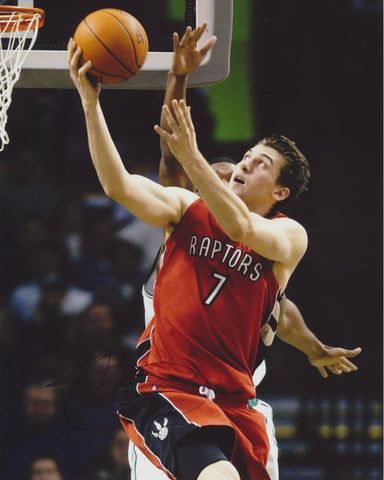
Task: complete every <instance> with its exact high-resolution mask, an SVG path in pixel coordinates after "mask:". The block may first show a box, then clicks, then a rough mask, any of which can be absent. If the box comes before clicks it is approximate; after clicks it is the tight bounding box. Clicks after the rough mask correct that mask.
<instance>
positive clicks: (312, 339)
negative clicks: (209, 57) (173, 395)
mask: <svg viewBox="0 0 384 480" xmlns="http://www.w3.org/2000/svg"><path fill="white" fill-rule="evenodd" d="M205 27H206V25H202V26H201V27H198V28H197V29H196V30H195V31H192V29H191V28H187V30H186V32H185V33H184V35H183V37H182V39H181V40H180V41H179V37H178V35H177V33H175V34H174V38H173V43H174V56H173V64H172V68H171V69H170V71H169V73H168V81H167V87H166V92H165V98H164V104H166V105H168V106H169V107H170V108H171V100H172V99H175V98H176V99H181V98H184V99H185V97H186V85H187V77H188V75H189V74H190V73H191V72H192V71H193V70H195V69H196V68H197V67H198V66H199V64H200V62H201V60H202V59H203V58H204V56H205V54H206V53H207V52H208V50H207V48H206V47H207V45H204V47H203V48H202V49H198V48H197V42H198V41H199V40H200V36H201V35H202V33H203V32H204V29H205ZM209 42H210V43H209V44H208V46H209V48H211V47H212V46H213V45H214V39H210V41H209ZM161 126H162V127H163V128H165V129H167V130H168V125H167V124H166V122H165V119H164V115H162V116H161ZM160 147H161V153H162V155H161V162H160V175H159V181H160V183H161V184H162V185H168V186H180V187H184V188H187V189H193V186H192V184H191V182H190V181H189V179H188V178H187V177H186V175H185V172H184V170H183V169H182V168H181V166H180V164H179V163H178V162H177V160H176V159H175V158H174V157H173V155H172V154H171V152H170V150H169V147H168V145H167V143H166V142H164V141H162V139H161V140H160ZM210 163H211V166H212V168H213V170H214V171H215V172H216V174H217V175H218V176H219V178H220V179H221V180H222V181H223V182H224V183H226V184H228V183H229V181H230V178H231V176H232V173H233V169H234V164H235V162H234V161H233V160H231V159H230V158H227V157H216V158H215V159H213V160H211V162H210ZM159 257H160V255H159ZM158 268H159V262H158V261H156V262H155V265H154V266H153V269H152V271H151V272H150V274H149V276H148V280H147V282H146V284H145V285H144V286H143V290H142V291H143V302H144V314H145V326H147V325H148V323H149V322H150V321H151V319H152V317H153V316H154V311H153V290H154V284H155V280H156V274H157V271H158ZM281 306H282V308H281V312H280V317H281V318H282V320H279V323H278V324H277V331H276V333H277V335H278V336H279V337H280V338H281V339H284V337H285V338H286V340H287V343H290V344H292V345H293V346H295V344H296V345H297V348H299V349H300V350H303V351H304V352H307V353H308V356H309V358H310V361H312V362H313V361H315V360H316V361H317V362H318V363H317V365H318V368H319V371H320V373H321V375H322V376H323V377H325V376H327V373H326V369H325V366H326V362H327V361H328V362H329V361H331V362H332V363H330V364H329V365H328V368H330V370H331V371H333V372H334V373H338V374H340V373H342V372H343V371H346V372H348V371H352V370H356V366H355V365H353V364H352V363H351V362H350V361H349V360H347V359H346V358H345V356H344V355H345V354H350V353H351V352H352V351H346V350H344V349H339V350H336V349H335V348H330V347H328V348H327V349H326V348H325V346H324V345H323V344H322V343H321V342H320V341H319V340H318V339H317V338H316V336H315V335H314V334H313V333H312V332H311V331H310V330H309V329H308V328H307V326H306V325H305V322H304V320H303V318H302V316H301V314H300V312H299V310H298V309H297V307H296V306H295V305H294V304H293V303H292V302H291V301H289V300H288V299H286V298H285V297H284V299H283V301H282V302H281ZM265 330H267V331H268V326H266V327H265ZM266 333H267V332H266ZM265 340H266V339H265ZM272 340H273V334H272V336H270V339H269V341H267V340H266V342H267V343H268V345H269V346H270V345H271V342H272ZM267 348H268V347H267V346H266V345H265V344H264V342H263V339H262V337H261V338H260V340H259V348H258V357H259V359H260V362H259V366H258V367H257V368H256V370H255V373H254V375H253V381H254V385H255V387H257V386H258V385H259V384H260V382H261V381H262V379H263V378H264V375H265V372H266V368H265V360H264V358H263V357H264V356H265V354H266V349H267ZM335 354H337V357H336V355H335ZM316 355H317V357H321V358H322V362H323V363H322V364H321V365H320V363H319V358H316V359H315V356H316ZM335 358H336V360H335ZM330 359H331V360H330ZM250 404H252V408H254V409H255V410H258V411H259V412H260V413H262V414H263V415H264V416H265V423H266V428H267V433H268V440H269V446H270V448H269V452H268V461H267V467H266V468H267V470H268V473H269V476H270V478H271V480H278V478H279V470H278V448H277V441H276V438H275V434H274V425H273V416H272V408H271V407H270V405H268V404H267V403H266V402H264V401H262V400H261V399H260V398H258V399H255V400H253V401H252V403H250ZM128 457H129V462H130V466H131V470H132V478H134V479H135V480H146V479H148V478H151V479H152V480H166V478H167V476H166V475H165V473H164V472H163V471H162V470H160V469H158V468H156V467H155V466H154V465H153V464H152V463H151V462H150V461H149V460H148V459H147V457H146V456H145V455H144V454H143V453H142V452H141V450H140V449H139V448H138V447H136V446H135V445H134V444H133V443H132V442H130V444H129V455H128Z"/></svg>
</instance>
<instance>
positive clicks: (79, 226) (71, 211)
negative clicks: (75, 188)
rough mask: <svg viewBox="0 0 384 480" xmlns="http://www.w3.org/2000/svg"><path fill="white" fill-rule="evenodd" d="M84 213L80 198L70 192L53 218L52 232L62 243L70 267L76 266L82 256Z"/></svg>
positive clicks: (82, 202)
mask: <svg viewBox="0 0 384 480" xmlns="http://www.w3.org/2000/svg"><path fill="white" fill-rule="evenodd" d="M85 222H86V212H85V207H84V201H83V198H82V196H78V195H76V194H73V192H70V193H69V194H67V195H65V196H64V198H63V199H62V202H61V203H60V204H59V206H58V208H57V211H56V215H55V216H54V218H53V225H52V227H53V230H54V232H55V235H56V236H57V237H58V240H59V241H61V242H62V244H63V247H64V249H65V252H66V255H67V258H68V260H69V262H70V263H71V265H74V266H75V265H76V264H77V263H78V262H79V261H80V260H81V259H82V257H83V255H84V237H85Z"/></svg>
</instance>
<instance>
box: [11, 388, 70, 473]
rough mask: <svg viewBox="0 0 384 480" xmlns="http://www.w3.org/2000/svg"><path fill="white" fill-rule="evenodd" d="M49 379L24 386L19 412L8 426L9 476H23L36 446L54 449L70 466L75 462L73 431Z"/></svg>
mask: <svg viewBox="0 0 384 480" xmlns="http://www.w3.org/2000/svg"><path fill="white" fill-rule="evenodd" d="M47 383H48V382H45V381H41V380H40V381H33V382H31V383H29V384H27V385H26V386H25V388H24V391H23V398H22V404H21V406H20V412H19V414H17V415H15V417H12V419H9V422H8V424H7V425H6V427H5V428H6V439H7V441H6V443H5V445H4V446H3V449H4V451H5V452H4V458H5V467H6V472H7V475H8V477H6V478H9V479H17V480H19V479H20V480H24V474H25V471H26V469H27V466H28V464H29V462H31V460H32V457H33V453H34V451H35V450H39V451H42V450H44V449H46V450H48V451H50V452H53V453H54V454H55V455H56V456H57V458H58V459H59V460H60V461H61V463H62V465H64V466H66V468H68V469H69V468H74V466H75V465H76V454H75V447H74V446H75V444H74V431H73V429H71V428H70V427H69V425H68V423H67V422H65V421H64V420H63V418H62V416H61V413H60V412H59V399H58V395H57V390H55V389H53V388H49V387H47V386H46V385H47Z"/></svg>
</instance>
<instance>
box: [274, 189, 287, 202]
mask: <svg viewBox="0 0 384 480" xmlns="http://www.w3.org/2000/svg"><path fill="white" fill-rule="evenodd" d="M290 193H291V192H290V190H289V188H288V187H278V188H277V189H276V190H275V191H274V192H273V193H272V195H273V198H274V199H275V200H276V202H282V201H283V200H285V199H286V198H287V197H288V196H289V194H290Z"/></svg>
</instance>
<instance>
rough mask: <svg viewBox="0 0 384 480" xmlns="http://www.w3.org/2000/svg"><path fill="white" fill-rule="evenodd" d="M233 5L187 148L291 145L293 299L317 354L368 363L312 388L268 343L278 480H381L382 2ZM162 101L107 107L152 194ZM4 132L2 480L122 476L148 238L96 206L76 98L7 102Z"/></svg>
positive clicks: (131, 95)
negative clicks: (269, 142)
mask: <svg viewBox="0 0 384 480" xmlns="http://www.w3.org/2000/svg"><path fill="white" fill-rule="evenodd" d="M127 3H129V2H127ZM149 3H150V2H149ZM163 3H164V4H166V3H167V2H163ZM174 3H175V2H169V4H174ZM234 3H235V9H234V31H233V46H232V59H231V73H230V76H229V78H228V79H227V80H226V81H225V82H223V83H222V84H220V85H215V86H210V87H205V88H194V89H191V90H189V91H188V102H189V103H190V104H191V106H192V112H193V118H194V121H195V124H196V129H197V137H198V143H199V146H200V149H201V150H202V152H203V153H204V154H205V155H206V156H207V157H212V156H215V155H227V156H231V157H233V158H234V159H235V160H240V159H241V157H242V154H243V152H244V151H245V150H246V149H247V148H248V147H249V146H250V145H252V143H254V142H255V141H256V140H257V139H259V138H261V137H263V136H264V135H266V134H269V133H282V134H285V135H287V136H289V137H290V138H292V139H293V140H295V141H296V143H297V144H298V146H299V147H300V148H301V150H302V151H303V152H304V153H305V154H306V156H307V157H308V159H309V162H310V165H311V171H312V180H311V184H310V188H309V191H308V192H306V193H305V194H304V195H303V196H302V197H301V199H300V200H299V201H298V202H297V204H296V206H295V207H293V208H292V209H291V210H290V211H289V212H287V213H289V214H290V215H292V216H293V217H294V218H296V219H297V220H299V221H300V222H302V223H303V224H304V225H305V227H306V228H307V231H308V234H309V249H308V252H307V254H306V256H305V257H304V259H303V261H302V262H301V264H300V265H299V267H298V269H297V271H296V272H295V275H294V277H293V279H292V282H291V285H290V286H289V291H288V292H287V294H288V296H289V297H290V298H291V299H292V300H293V301H294V302H295V303H296V304H297V305H298V306H299V308H300V310H301V312H302V314H303V316H304V318H305V321H306V323H307V324H308V325H309V326H310V328H311V329H312V330H313V331H314V332H315V333H316V335H317V336H318V337H319V338H320V339H321V340H322V341H323V342H324V343H326V344H329V345H333V346H344V347H346V348H354V347H357V346H360V347H362V349H363V351H362V353H361V354H360V356H359V357H358V358H357V359H356V364H357V365H358V367H359V370H358V372H355V373H351V374H348V375H342V376H341V377H335V376H332V377H329V378H328V379H326V380H324V379H322V378H321V377H320V375H319V374H318V373H317V371H316V370H315V369H314V368H313V367H311V366H310V365H309V363H308V361H307V359H306V357H305V356H304V355H302V354H301V353H300V352H297V351H295V350H293V349H292V348H291V347H289V346H287V345H285V344H283V343H282V342H280V341H279V340H278V339H277V340H276V341H275V344H274V346H273V348H272V352H271V355H270V357H269V358H268V361H267V371H268V373H267V377H266V379H265V380H264V381H263V383H262V385H261V386H260V388H259V391H258V394H259V396H260V397H261V398H263V399H264V400H266V401H269V402H270V403H271V404H272V406H273V407H274V415H275V423H276V433H277V437H278V441H279V445H280V448H281V462H280V468H281V480H288V479H296V480H298V479H306V480H307V479H309V478H310V479H311V480H313V479H315V480H316V479H318V480H342V479H364V480H368V479H371V480H379V479H381V478H382V333H383V332H382V213H383V212H382V5H381V3H380V2H379V1H375V0H372V1H369V0H338V1H337V2H335V1H329V0H325V1H323V2H316V1H314V0H286V1H284V2H281V1H277V0H268V1H263V0H257V1H251V0H248V1H247V0H235V2H234ZM107 6H113V5H111V2H109V4H108V5H107ZM169 8H171V6H169ZM93 9H94V8H93V7H90V11H91V10H93ZM126 9H127V10H129V8H128V7H127V8H126ZM182 30H183V27H180V32H181V31H182ZM148 34H149V37H150V32H148ZM162 101H163V92H162V91H151V90H148V91H130V90H121V91H119V90H107V89H104V90H103V91H102V93H101V102H102V105H103V108H104V111H105V115H106V118H107V121H108V124H109V126H110V130H111V132H112V136H113V138H114V140H115V141H116V144H117V146H118V149H119V151H120V153H121V156H122V158H123V160H124V162H125V164H126V166H127V168H128V169H129V170H130V171H132V172H136V173H141V174H144V175H146V176H148V177H150V178H153V179H157V169H158V163H159V159H160V155H159V141H158V138H157V136H156V134H155V133H154V132H153V125H154V124H155V123H157V122H158V119H159V115H160V108H161V105H162ZM7 130H8V133H9V135H10V138H11V143H10V144H9V145H8V146H7V147H6V148H5V150H4V151H3V152H2V153H1V154H0V241H1V249H0V355H1V361H0V373H1V383H0V432H1V433H0V435H1V438H0V441H1V444H0V445H1V448H0V465H1V467H0V478H1V479H2V480H3V479H4V480H25V479H32V478H33V475H32V473H31V472H32V471H34V469H38V468H40V467H41V464H40V463H38V462H39V459H41V458H50V459H51V463H49V462H48V466H47V465H43V467H44V468H48V469H49V468H51V471H52V472H53V473H52V475H56V476H53V477H51V479H50V480H60V478H61V479H62V480H80V479H81V480H88V479H93V480H123V479H128V478H129V468H128V465H127V461H126V446H127V440H126V438H125V436H124V435H122V429H121V428H120V427H119V424H118V422H117V418H116V415H115V408H114V396H115V393H116V390H117V389H118V388H119V387H120V386H122V385H124V384H126V383H127V382H129V381H130V379H131V377H132V372H133V364H134V346H135V342H136V340H137V338H138V335H139V334H140V332H141V330H142V328H143V308H142V302H141V285H142V283H143V280H144V279H145V277H146V274H147V273H148V270H149V268H150V266H151V264H152V262H153V260H154V256H155V254H156V252H157V249H158V247H159V245H160V242H161V232H159V231H158V230H157V229H153V228H150V227H147V226H145V225H144V224H142V223H141V222H139V221H137V220H136V219H135V218H133V217H132V216H131V215H130V214H129V213H128V212H126V211H124V209H122V208H121V207H119V206H118V205H117V204H115V203H114V202H112V201H110V200H108V199H107V198H106V197H105V196H104V194H103V193H102V191H101V187H100V186H99V183H98V180H97V177H96V174H95V172H94V170H93V167H92V164H91V160H90V157H89V152H88V146H87V141H86V132H85V125H84V120H83V114H82V109H81V105H80V101H79V98H78V95H77V93H76V92H75V91H74V90H72V89H69V90H42V89H38V88H31V89H17V88H16V89H15V90H14V92H13V97H12V105H11V107H10V109H9V119H8V128H7ZM36 462H37V463H36ZM36 465H37V466H36ZM41 468H42V467H41ZM34 478H38V477H34Z"/></svg>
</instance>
